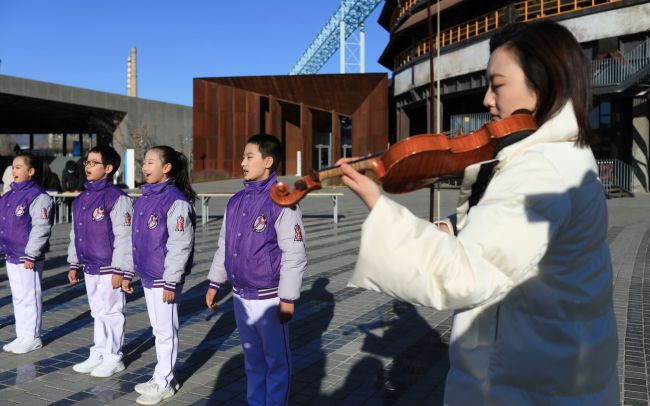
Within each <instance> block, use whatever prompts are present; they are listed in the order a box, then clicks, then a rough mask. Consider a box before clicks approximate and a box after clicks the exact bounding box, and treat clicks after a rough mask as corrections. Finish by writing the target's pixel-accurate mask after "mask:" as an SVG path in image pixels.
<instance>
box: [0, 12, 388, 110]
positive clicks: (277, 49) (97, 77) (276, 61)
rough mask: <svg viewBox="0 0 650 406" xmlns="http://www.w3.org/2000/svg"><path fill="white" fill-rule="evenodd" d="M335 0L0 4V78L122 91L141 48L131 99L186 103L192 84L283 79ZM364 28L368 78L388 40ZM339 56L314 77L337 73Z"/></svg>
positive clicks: (373, 25) (373, 20)
mask: <svg viewBox="0 0 650 406" xmlns="http://www.w3.org/2000/svg"><path fill="white" fill-rule="evenodd" d="M339 4H340V1H339V0H275V1H272V0H266V1H263V0H255V1H243V0H228V1H226V0H212V1H210V0H185V1H181V0H175V1H172V0H158V1H155V0H103V1H100V0H0V30H1V31H0V32H1V33H0V60H1V61H2V62H1V64H0V74H3V75H11V76H18V77H22V78H27V79H34V80H41V81H45V82H53V83H58V84H64V85H70V86H77V87H82V88H87V89H93V90H100V91H106V92H111V93H119V94H125V93H126V60H127V58H128V56H129V53H130V49H131V47H136V48H137V49H138V96H139V97H142V98H147V99H153V100H160V101H166V102H171V103H179V104H185V105H191V104H192V78H195V77H213V76H244V75H283V74H286V73H287V72H288V71H289V69H290V68H291V67H292V66H293V64H294V63H295V62H296V61H297V60H298V57H299V56H300V55H301V54H302V52H303V51H304V50H305V49H306V48H307V46H308V45H309V44H310V43H311V41H312V40H313V39H314V37H315V36H316V34H317V33H318V32H319V31H320V29H321V28H322V26H323V25H324V24H325V23H326V22H327V20H328V19H329V17H330V16H331V15H332V14H333V13H334V11H335V10H336V9H337V7H338V6H339ZM382 6H383V3H382V4H380V5H379V6H378V7H377V8H376V9H375V11H374V12H373V13H372V14H371V15H370V17H369V18H368V19H367V20H366V72H387V70H386V69H385V68H384V67H382V66H381V65H379V64H378V63H377V59H378V58H379V56H380V55H381V52H382V51H383V49H384V47H385V46H386V43H387V41H388V33H387V32H386V31H385V30H384V29H383V28H382V27H380V26H379V24H377V19H378V18H379V13H380V11H381V7H382ZM338 71H339V57H338V53H337V54H335V55H334V57H333V58H332V59H331V60H330V61H329V62H328V64H327V65H326V66H325V67H324V68H323V69H322V70H321V72H320V73H338Z"/></svg>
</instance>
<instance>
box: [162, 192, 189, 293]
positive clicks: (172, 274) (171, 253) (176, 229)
mask: <svg viewBox="0 0 650 406" xmlns="http://www.w3.org/2000/svg"><path fill="white" fill-rule="evenodd" d="M193 211H194V208H193V207H192V205H191V204H190V203H189V202H186V201H184V200H176V201H175V202H174V203H173V204H172V206H171V207H170V208H169V211H168V212H167V232H168V234H169V237H168V238H167V255H165V271H164V272H163V279H164V280H165V285H164V286H163V289H165V290H174V289H175V288H176V284H177V283H179V282H180V281H181V280H182V279H183V275H184V274H185V269H186V266H188V262H189V260H190V257H191V254H192V251H193V250H194V226H193V225H192V213H193ZM190 265H191V264H190Z"/></svg>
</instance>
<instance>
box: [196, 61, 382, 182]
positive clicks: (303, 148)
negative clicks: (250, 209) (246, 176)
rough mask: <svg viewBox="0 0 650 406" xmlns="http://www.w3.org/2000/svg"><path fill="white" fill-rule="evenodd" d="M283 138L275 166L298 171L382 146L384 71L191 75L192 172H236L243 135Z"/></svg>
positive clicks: (208, 174) (198, 175)
mask: <svg viewBox="0 0 650 406" xmlns="http://www.w3.org/2000/svg"><path fill="white" fill-rule="evenodd" d="M260 132H266V133H268V134H271V135H274V136H275V137H277V138H278V139H280V140H281V141H282V144H283V149H284V150H283V153H284V156H283V160H282V165H281V167H280V169H279V173H280V174H283V175H296V174H298V173H300V172H302V174H306V173H308V170H309V169H310V168H316V169H318V168H319V167H323V166H327V165H330V164H332V163H334V162H336V160H337V159H339V158H340V157H341V156H358V155H364V154H367V153H370V152H377V151H382V150H384V149H386V146H387V143H388V78H387V76H386V74H383V73H368V74H341V75H301V76H250V77H222V78H196V79H194V177H195V179H201V178H207V177H211V176H213V175H216V174H221V175H230V176H240V175H241V169H240V162H241V155H242V153H243V151H244V146H245V145H246V139H247V138H248V137H249V136H250V135H253V134H256V133H260Z"/></svg>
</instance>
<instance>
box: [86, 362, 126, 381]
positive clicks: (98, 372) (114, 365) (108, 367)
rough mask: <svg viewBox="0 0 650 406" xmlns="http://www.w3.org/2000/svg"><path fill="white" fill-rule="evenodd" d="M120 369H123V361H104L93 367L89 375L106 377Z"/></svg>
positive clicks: (120, 370)
mask: <svg viewBox="0 0 650 406" xmlns="http://www.w3.org/2000/svg"><path fill="white" fill-rule="evenodd" d="M122 371H124V363H123V362H122V361H117V362H115V361H104V362H102V363H101V364H100V365H99V366H97V368H95V369H93V371H92V372H91V373H90V376H94V377H95V378H108V377H109V376H113V375H115V374H116V373H118V372H122Z"/></svg>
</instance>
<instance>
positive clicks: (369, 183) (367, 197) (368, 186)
mask: <svg viewBox="0 0 650 406" xmlns="http://www.w3.org/2000/svg"><path fill="white" fill-rule="evenodd" d="M339 162H340V161H339ZM340 165H341V170H342V171H343V176H342V177H341V179H342V180H343V183H345V185H346V186H347V187H349V188H350V189H352V191H353V192H354V193H356V194H357V196H359V198H361V200H363V202H364V203H365V204H366V206H368V208H369V209H370V210H372V208H373V207H375V204H377V200H379V198H380V197H381V191H380V190H379V186H378V185H377V184H376V183H375V181H373V180H372V179H370V178H369V177H367V176H366V175H362V174H360V173H359V172H357V171H356V170H354V169H353V168H352V167H351V166H350V165H348V164H346V163H341V164H340Z"/></svg>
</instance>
